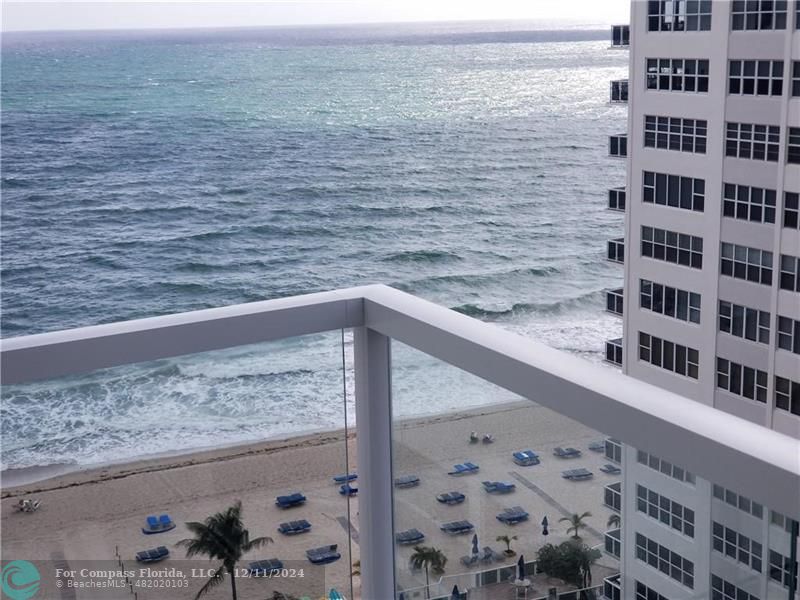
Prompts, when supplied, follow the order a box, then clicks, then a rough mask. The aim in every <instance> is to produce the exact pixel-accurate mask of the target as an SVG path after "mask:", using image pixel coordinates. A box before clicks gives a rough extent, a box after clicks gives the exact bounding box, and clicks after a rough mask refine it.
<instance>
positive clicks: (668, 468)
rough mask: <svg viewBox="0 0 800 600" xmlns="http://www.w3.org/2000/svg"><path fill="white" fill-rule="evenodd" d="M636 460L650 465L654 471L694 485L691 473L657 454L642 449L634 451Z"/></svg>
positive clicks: (646, 465) (647, 465) (641, 463)
mask: <svg viewBox="0 0 800 600" xmlns="http://www.w3.org/2000/svg"><path fill="white" fill-rule="evenodd" d="M636 462H638V463H639V464H640V465H644V466H645V467H650V468H651V469H653V470H654V471H658V472H659V473H661V474H662V475H666V476H667V477H672V478H673V479H677V480H678V481H683V482H684V483H688V484H690V485H694V475H693V474H692V473H690V472H689V471H686V470H684V469H682V468H681V467H679V466H677V465H673V464H672V463H671V462H668V461H666V460H662V459H660V458H658V457H657V456H653V455H652V454H648V453H647V452H645V451H644V450H637V451H636Z"/></svg>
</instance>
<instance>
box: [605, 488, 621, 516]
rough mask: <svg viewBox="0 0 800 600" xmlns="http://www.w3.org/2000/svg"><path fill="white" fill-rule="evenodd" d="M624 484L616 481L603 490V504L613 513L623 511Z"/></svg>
mask: <svg viewBox="0 0 800 600" xmlns="http://www.w3.org/2000/svg"><path fill="white" fill-rule="evenodd" d="M621 490H622V483H621V482H619V481H615V482H614V483H609V484H608V485H607V486H605V487H604V488H603V504H604V505H605V506H607V507H608V508H610V509H611V510H613V511H616V512H620V511H621V510H622V491H621Z"/></svg>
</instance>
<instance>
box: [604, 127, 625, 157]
mask: <svg viewBox="0 0 800 600" xmlns="http://www.w3.org/2000/svg"><path fill="white" fill-rule="evenodd" d="M608 155H609V156H613V157H614V158H625V157H627V156H628V134H627V133H618V134H617V135H611V136H609V137H608Z"/></svg>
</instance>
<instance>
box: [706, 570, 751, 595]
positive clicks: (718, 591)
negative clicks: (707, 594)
mask: <svg viewBox="0 0 800 600" xmlns="http://www.w3.org/2000/svg"><path fill="white" fill-rule="evenodd" d="M711 600H758V596H753V594H749V593H747V592H745V591H744V590H743V589H741V588H738V587H736V586H735V585H733V584H732V583H731V582H729V581H725V580H724V579H722V578H721V577H717V576H716V575H714V574H713V573H712V574H711Z"/></svg>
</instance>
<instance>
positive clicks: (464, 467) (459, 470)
mask: <svg viewBox="0 0 800 600" xmlns="http://www.w3.org/2000/svg"><path fill="white" fill-rule="evenodd" d="M478 469H480V467H478V465H476V464H474V463H471V462H465V463H462V464H457V465H454V466H453V470H452V471H449V472H448V473H447V474H448V475H468V474H470V473H477V472H478Z"/></svg>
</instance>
